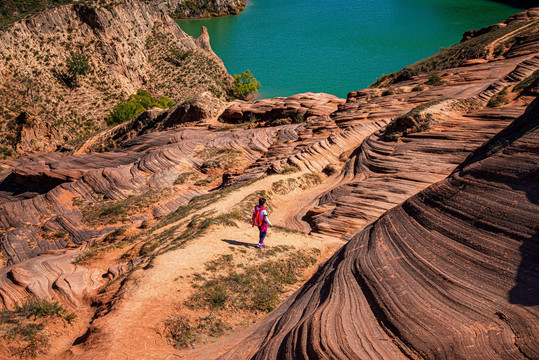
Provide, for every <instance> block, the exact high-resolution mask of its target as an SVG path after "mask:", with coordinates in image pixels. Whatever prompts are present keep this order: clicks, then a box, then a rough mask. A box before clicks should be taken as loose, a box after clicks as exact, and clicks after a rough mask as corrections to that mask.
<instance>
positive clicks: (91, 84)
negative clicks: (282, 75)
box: [0, 0, 231, 155]
mask: <svg viewBox="0 0 539 360" xmlns="http://www.w3.org/2000/svg"><path fill="white" fill-rule="evenodd" d="M0 44H1V50H0V59H1V61H0V64H1V65H0V99H1V102H2V108H1V109H0V110H1V111H0V132H2V133H3V134H4V136H3V138H2V142H3V144H1V145H0V146H2V149H3V150H2V151H3V153H4V154H3V155H10V153H11V154H17V153H23V152H28V151H33V150H43V151H52V150H55V149H56V147H57V146H58V145H60V144H64V143H65V142H66V141H68V140H71V139H73V138H75V137H78V136H81V135H84V134H86V133H90V132H93V131H96V130H98V129H102V128H103V127H104V126H105V121H104V120H105V118H106V117H107V115H108V113H109V111H110V110H111V109H112V107H113V106H114V105H116V104H118V103H119V102H121V101H124V100H125V99H126V98H127V97H128V96H129V95H130V94H133V93H135V92H136V91H137V90H138V89H145V90H148V91H150V92H152V93H154V94H156V95H159V96H167V97H169V98H171V99H173V100H175V101H182V100H186V99H189V98H192V97H196V96H197V95H198V94H200V93H201V92H204V91H209V92H210V93H212V94H213V96H214V97H216V98H224V96H225V94H226V91H227V89H228V87H229V84H230V81H231V77H230V75H228V74H227V72H226V69H225V67H224V65H223V63H222V61H221V60H220V59H219V58H218V57H217V56H216V55H215V54H214V53H213V52H212V51H211V47H210V45H209V37H208V36H207V33H206V34H204V33H203V36H202V37H201V38H200V39H199V40H195V39H194V38H192V37H190V36H188V35H187V34H185V33H184V32H183V31H182V30H181V29H180V28H179V27H178V25H177V24H176V23H175V22H174V21H173V20H172V19H171V18H170V17H168V16H167V15H165V14H163V13H162V12H161V11H159V10H157V9H156V8H155V7H153V6H151V5H149V4H146V3H142V2H139V1H135V0H133V1H131V0H126V1H121V2H119V3H114V4H112V3H110V2H99V1H98V2H94V3H90V4H80V5H66V6H60V7H57V8H53V9H48V10H44V11H42V12H40V13H38V14H37V15H35V16H31V17H29V18H26V19H24V20H22V21H19V22H17V23H15V24H14V25H13V26H11V27H10V28H8V29H6V30H4V31H2V32H1V33H0ZM72 53H77V54H82V55H83V56H86V57H87V58H88V62H89V65H90V72H89V74H88V75H86V76H78V81H77V84H75V85H74V86H69V84H68V83H66V81H65V79H63V78H62V74H65V73H66V71H67V69H66V62H67V59H68V58H69V57H70V56H71V54H72ZM23 119H31V121H23Z"/></svg>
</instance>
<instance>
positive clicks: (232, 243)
mask: <svg viewBox="0 0 539 360" xmlns="http://www.w3.org/2000/svg"><path fill="white" fill-rule="evenodd" d="M221 241H224V242H226V243H227V244H230V245H234V246H243V247H256V244H253V243H247V242H243V241H237V240H229V239H221Z"/></svg>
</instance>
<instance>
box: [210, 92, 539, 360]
mask: <svg viewBox="0 0 539 360" xmlns="http://www.w3.org/2000/svg"><path fill="white" fill-rule="evenodd" d="M538 162H539V100H536V101H535V102H534V103H533V104H532V105H531V106H530V108H529V109H528V111H527V113H526V114H525V115H523V116H522V117H520V118H518V119H517V120H515V121H514V122H513V123H512V124H511V125H510V126H509V127H508V128H507V129H505V130H503V131H502V132H501V133H499V134H498V135H497V136H496V137H494V138H493V139H492V140H490V141H489V142H488V143H486V144H485V145H484V146H482V147H480V148H479V149H478V150H476V151H475V152H474V153H473V154H472V155H471V156H469V157H468V158H467V159H466V161H465V162H464V163H463V164H462V165H460V166H459V167H458V168H457V169H456V170H455V171H454V172H453V173H452V174H451V175H450V176H449V177H448V178H446V179H445V180H443V181H441V182H438V183H436V184H435V185H432V186H430V187H429V188H427V189H425V190H424V191H421V192H420V193H418V194H417V195H415V196H413V197H412V198H410V199H409V200H407V201H405V202H404V203H403V204H402V205H399V206H396V207H395V208H393V209H391V210H389V211H388V212H386V213H385V214H384V215H383V216H382V217H381V218H380V219H379V220H377V221H376V222H374V223H373V224H371V225H369V226H367V227H366V228H365V229H364V230H363V231H361V232H360V233H359V234H357V235H356V236H354V237H353V238H352V239H351V240H350V242H349V243H348V244H347V245H346V246H345V247H344V248H343V249H341V250H340V251H339V252H338V253H337V254H335V255H334V256H333V257H332V258H331V259H330V260H329V261H328V262H327V263H326V264H325V265H324V266H323V267H322V268H321V269H320V270H319V272H318V274H317V275H316V276H315V277H314V278H313V279H311V280H310V281H309V283H307V284H306V285H305V286H304V287H303V288H302V289H301V290H299V291H298V292H297V293H296V294H295V295H294V296H293V297H292V298H290V299H289V300H288V301H287V302H286V303H285V304H284V305H283V306H281V307H280V308H279V309H278V310H277V311H276V312H275V313H273V314H272V315H270V316H269V317H268V318H267V319H265V320H264V321H262V322H261V323H259V324H258V325H257V326H255V328H254V329H252V330H251V334H250V336H248V337H247V338H246V339H244V340H243V341H242V343H241V345H238V346H237V347H235V348H233V349H232V350H230V351H229V352H227V353H226V354H225V355H224V356H222V357H221V358H222V359H238V358H242V359H247V358H252V359H268V358H271V359H298V358H305V359H306V358H309V359H326V358H332V359H401V358H402V359H406V358H425V359H463V358H466V359H522V358H526V359H537V358H539V343H538V342H537V338H538V337H539V326H538V324H539V283H538V278H539V258H538V254H539V247H538V244H539V242H538V233H539V185H538V184H539V182H538V181H537V180H538V178H537V163H538ZM207 354H208V353H206V355H207Z"/></svg>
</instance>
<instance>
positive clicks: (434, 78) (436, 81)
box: [425, 74, 444, 86]
mask: <svg viewBox="0 0 539 360" xmlns="http://www.w3.org/2000/svg"><path fill="white" fill-rule="evenodd" d="M443 83H444V81H443V79H442V77H441V76H440V75H438V74H430V76H429V80H428V81H427V82H426V83H425V84H427V85H430V86H439V85H442V84H443Z"/></svg>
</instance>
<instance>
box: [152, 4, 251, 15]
mask: <svg viewBox="0 0 539 360" xmlns="http://www.w3.org/2000/svg"><path fill="white" fill-rule="evenodd" d="M245 3H246V1H245V0H152V1H151V4H153V5H155V6H156V7H157V8H159V9H161V10H163V11H164V12H166V13H167V14H169V15H170V16H172V17H173V18H175V19H186V18H204V17H212V16H226V15H237V14H239V13H240V12H242V11H243V9H244V8H245Z"/></svg>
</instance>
